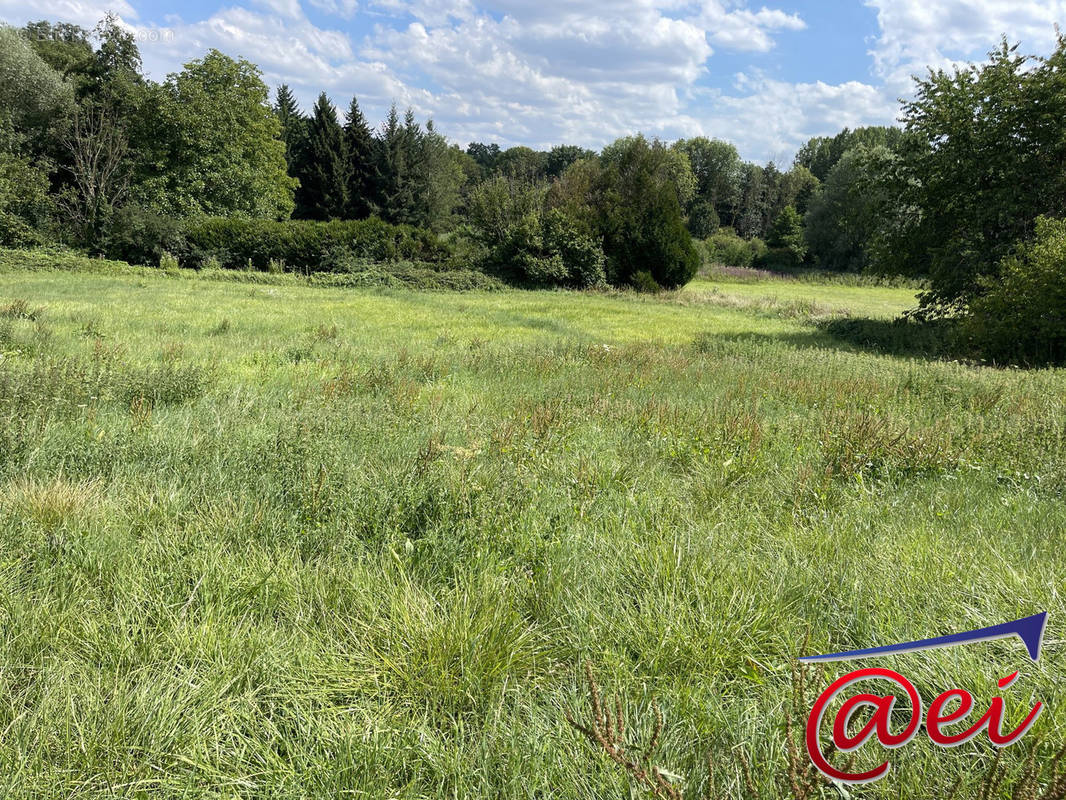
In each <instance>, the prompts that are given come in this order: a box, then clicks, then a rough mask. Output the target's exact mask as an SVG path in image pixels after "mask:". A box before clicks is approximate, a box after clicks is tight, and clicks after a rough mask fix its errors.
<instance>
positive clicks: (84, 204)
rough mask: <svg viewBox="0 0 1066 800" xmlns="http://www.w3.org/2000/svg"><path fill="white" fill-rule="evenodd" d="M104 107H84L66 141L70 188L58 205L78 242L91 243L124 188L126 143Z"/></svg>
mask: <svg viewBox="0 0 1066 800" xmlns="http://www.w3.org/2000/svg"><path fill="white" fill-rule="evenodd" d="M113 113H114V112H113V111H112V110H111V109H109V108H108V107H107V106H104V105H93V104H88V103H86V104H85V105H84V107H83V108H79V109H78V111H77V112H76V113H75V115H74V124H73V126H72V130H71V132H70V134H69V136H68V137H67V140H66V146H67V148H68V150H69V151H70V160H69V166H68V167H67V169H68V171H69V173H70V185H69V186H68V187H67V188H66V189H65V190H64V191H63V192H62V193H61V195H60V205H61V207H62V208H63V211H64V212H65V214H66V218H67V220H68V222H69V224H71V225H73V226H74V227H75V228H76V230H77V233H78V238H79V240H80V242H81V243H82V244H86V245H90V246H91V245H93V244H95V243H96V242H97V241H98V240H99V237H100V235H101V233H102V232H103V230H104V227H105V226H106V224H107V223H108V221H109V220H110V219H111V215H112V214H113V213H114V212H115V210H116V209H117V208H118V207H119V206H120V205H121V203H122V202H123V201H124V200H125V198H126V195H127V193H128V191H129V184H130V164H129V161H128V160H127V158H126V155H127V152H128V150H129V142H128V140H127V138H126V134H125V131H124V130H123V128H122V125H121V122H120V121H118V120H117V119H116V118H115V116H114V115H113Z"/></svg>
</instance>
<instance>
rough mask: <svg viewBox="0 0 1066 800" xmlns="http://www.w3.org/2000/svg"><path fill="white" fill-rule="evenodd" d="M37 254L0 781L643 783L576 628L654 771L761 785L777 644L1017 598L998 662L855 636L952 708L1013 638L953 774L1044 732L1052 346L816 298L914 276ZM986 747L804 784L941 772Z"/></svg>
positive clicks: (27, 309)
mask: <svg viewBox="0 0 1066 800" xmlns="http://www.w3.org/2000/svg"><path fill="white" fill-rule="evenodd" d="M41 261H42V259H38V260H37V261H35V262H34V264H35V265H36V266H34V268H30V267H31V264H30V263H29V261H28V260H27V261H26V263H25V264H23V263H22V257H21V256H18V255H12V254H7V255H6V256H5V257H4V258H3V259H2V263H0V484H2V489H0V795H2V796H3V797H5V798H45V797H64V798H87V797H152V798H156V797H165V798H171V797H174V798H177V797H197V798H201V797H210V798H234V797H240V798H318V797H322V798H325V797H331V798H332V797H367V798H386V797H395V798H420V797H424V798H436V797H455V798H460V797H462V798H477V797H484V798H504V797H514V798H591V797H604V798H607V797H627V796H634V797H642V796H650V792H648V791H645V790H643V789H642V788H641V787H639V786H637V785H636V784H634V783H633V782H632V780H631V777H630V776H628V775H627V774H626V772H625V771H624V770H622V769H619V767H618V765H617V764H615V763H613V762H612V761H611V760H610V759H609V758H608V757H607V756H606V755H605V754H604V753H602V752H600V751H599V750H598V749H597V748H596V747H594V746H592V745H591V744H590V743H589V742H588V741H586V740H585V739H584V738H583V737H582V736H581V735H580V734H579V733H578V732H577V731H575V730H574V729H573V728H572V727H571V725H570V724H569V723H568V722H567V720H566V714H567V713H569V714H571V715H572V716H573V717H574V718H575V719H578V720H580V719H583V718H587V717H588V714H589V708H588V691H587V687H586V683H585V678H584V668H585V664H586V663H588V664H590V665H591V666H592V668H593V669H594V671H595V675H596V679H597V681H598V684H599V685H600V687H602V690H603V692H604V694H605V695H611V696H613V695H614V694H615V693H617V695H618V700H619V706H620V707H621V708H622V710H623V712H624V714H625V715H626V717H627V718H628V719H629V723H630V724H629V728H628V731H629V732H628V733H627V734H626V735H627V737H632V740H633V741H634V743H635V742H636V741H637V740H641V739H647V737H648V736H650V735H651V731H652V730H653V729H654V728H655V727H656V722H655V718H656V714H655V711H654V708H655V707H658V708H659V709H661V713H662V720H663V722H662V732H661V736H660V743H659V747H658V749H657V751H656V752H655V754H654V763H655V764H656V765H657V766H658V767H659V768H660V769H661V770H662V772H663V774H664V775H665V776H666V779H667V780H668V781H669V782H670V783H671V784H672V785H676V786H677V787H679V789H683V790H684V794H685V796H686V797H689V798H696V797H705V796H706V797H747V796H751V795H753V794H757V795H758V796H761V797H766V798H770V797H782V796H783V797H789V796H794V795H795V794H796V792H795V791H794V789H793V788H792V785H791V784H792V783H794V781H793V780H792V779H791V778H790V776H789V774H788V772H789V764H790V755H789V751H790V749H791V748H790V746H789V743H788V739H789V732H790V729H791V728H790V723H789V719H790V709H791V698H792V691H793V688H794V685H793V677H792V676H793V669H794V665H795V659H796V657H797V656H800V655H804V654H805V653H815V652H819V653H820V652H833V651H837V650H848V649H854V648H857V647H868V646H873V645H875V644H885V643H894V642H899V641H906V640H910V639H915V638H924V637H927V636H935V635H940V634H945V633H951V632H956V631H962V630H969V629H972V628H977V627H980V626H984V625H991V624H995V623H1000V622H1005V621H1008V620H1012V619H1016V618H1018V617H1022V616H1026V615H1029V614H1032V613H1036V612H1037V611H1044V610H1046V611H1049V612H1050V614H1051V616H1050V622H1049V628H1048V632H1047V637H1046V640H1045V649H1044V655H1043V658H1042V659H1041V661H1040V662H1039V663H1038V664H1032V663H1030V662H1029V661H1028V659H1027V658H1026V656H1025V653H1024V649H1023V648H1022V647H1021V645H1020V644H1019V643H1018V642H1017V641H1002V642H995V643H988V644H983V645H979V646H973V647H968V648H962V649H954V650H940V651H932V652H926V653H917V654H911V655H906V656H900V657H897V658H895V659H893V661H892V662H891V664H890V666H892V668H894V669H898V670H900V671H901V672H903V673H904V674H906V675H908V677H910V678H911V679H912V680H914V681H915V683H916V685H917V686H918V688H919V689H920V690H921V692H922V695H923V697H925V698H926V699H927V702H928V700H929V699H932V698H933V697H934V696H935V695H936V694H938V693H939V692H940V691H942V690H944V689H947V688H952V687H955V686H962V687H964V688H967V689H969V690H971V691H972V692H973V693H974V695H975V696H976V697H977V698H978V703H979V707H981V706H980V704H982V703H983V704H985V705H984V707H987V702H988V700H989V698H990V697H992V696H993V695H994V694H995V693H996V680H997V678H1001V677H1003V676H1005V675H1008V674H1010V673H1011V672H1013V671H1015V670H1018V669H1020V670H1021V671H1022V679H1021V680H1020V682H1019V683H1018V684H1017V685H1016V686H1014V687H1013V688H1011V689H1010V690H1009V691H1008V692H1007V698H1008V710H1009V713H1010V718H1011V719H1014V720H1018V719H1020V718H1021V716H1024V714H1025V713H1026V712H1027V710H1028V707H1029V706H1031V704H1032V703H1033V702H1035V701H1036V700H1037V699H1039V700H1042V701H1044V702H1045V703H1046V705H1047V710H1046V711H1045V713H1044V714H1043V716H1042V717H1041V719H1040V720H1039V722H1038V724H1037V726H1036V728H1035V729H1034V732H1033V734H1032V735H1031V736H1030V737H1028V738H1027V739H1026V740H1025V742H1024V743H1023V744H1021V745H1018V746H1017V747H1015V748H1011V749H1009V750H1008V751H1006V752H1005V753H1004V755H1003V758H1002V760H1001V761H1000V762H998V763H999V764H1001V765H1002V766H1003V767H1004V768H1005V769H1007V771H1008V772H1009V773H1010V774H1009V775H1008V776H1007V778H1006V779H1005V780H1004V782H1003V784H1002V786H1001V788H999V789H997V790H996V792H997V793H996V794H988V796H1004V797H1007V796H1010V788H1009V787H1010V786H1011V785H1012V781H1014V782H1016V781H1017V780H1018V775H1020V774H1022V773H1023V772H1025V770H1026V769H1027V767H1026V763H1025V762H1026V759H1027V758H1029V757H1032V759H1033V763H1034V764H1035V765H1036V768H1037V769H1039V768H1040V767H1046V768H1047V769H1048V770H1050V768H1051V764H1050V762H1051V753H1053V752H1054V751H1055V749H1056V746H1057V745H1059V744H1061V743H1062V742H1063V741H1064V740H1066V725H1064V719H1063V715H1062V710H1061V709H1062V707H1063V703H1064V702H1066V686H1064V682H1063V680H1062V676H1063V674H1064V672H1063V671H1064V668H1066V653H1064V650H1063V647H1062V639H1063V621H1064V620H1066V614H1064V611H1066V608H1064V605H1066V601H1064V597H1063V592H1062V588H1063V584H1064V577H1066V549H1064V548H1063V547H1062V533H1063V531H1064V529H1066V505H1064V503H1063V495H1064V492H1066V373H1064V372H1063V371H1062V370H1043V371H1022V370H999V369H991V368H985V367H976V366H971V365H968V364H964V363H955V362H948V361H933V360H923V359H916V358H901V357H891V356H885V355H879V354H877V353H874V352H868V351H864V350H861V349H857V348H855V347H854V346H852V345H849V344H846V343H844V342H841V341H839V340H836V339H834V338H833V337H832V336H831V335H829V334H828V333H827V332H826V330H825V327H824V325H823V324H822V323H823V322H824V321H825V320H826V319H832V318H834V317H840V316H843V315H845V314H850V315H853V316H858V317H870V318H874V319H889V318H891V317H893V316H895V315H897V314H899V313H900V312H901V311H903V310H905V309H907V308H909V307H912V306H913V305H914V297H915V292H914V290H912V289H905V288H888V287H878V286H861V285H855V286H848V285H843V284H839V283H824V284H821V283H818V282H816V281H782V280H772V281H759V280H753V281H736V280H730V279H722V278H719V279H713V278H701V279H698V280H697V281H695V282H693V283H692V284H690V285H689V286H688V287H686V289H684V290H682V291H679V292H672V293H663V294H660V295H653V296H649V295H639V294H635V293H631V292H618V291H613V292H584V293H581V292H561V291H555V292H551V291H543V292H535V291H517V290H506V291H471V292H428V291H413V290H402V289H375V288H364V289H358V288H330V287H315V286H309V285H305V284H304V283H301V282H299V281H297V280H295V279H294V280H287V279H285V278H286V276H279V277H278V278H277V279H271V278H270V276H263V277H262V282H258V281H256V280H251V279H249V280H247V281H245V280H238V279H237V278H238V277H239V276H234V278H233V279H226V280H223V279H217V280H211V279H209V277H208V276H199V277H197V276H196V273H192V272H191V271H188V272H185V273H181V274H179V273H178V272H177V271H174V272H171V273H164V272H161V271H159V270H151V269H134V268H123V267H121V266H120V265H119V266H115V265H112V266H107V265H102V266H101V265H92V264H85V265H83V266H84V268H81V269H67V270H58V269H51V268H48V266H47V263H46V262H47V258H45V259H43V262H45V263H43V264H42V263H40V262H41ZM271 281H272V282H271ZM847 669H848V667H847V666H846V665H833V667H832V669H831V670H830V672H829V673H828V674H827V675H826V676H822V677H820V676H818V675H815V674H812V675H811V676H809V680H810V681H811V682H812V683H813V684H814V685H816V686H817V687H818V688H817V689H816V691H820V688H821V687H824V686H825V685H828V682H829V681H830V680H831V679H832V677H834V676H835V675H837V674H841V673H842V672H843V671H846V670H847ZM611 702H612V703H613V700H612V701H611ZM808 707H809V706H808ZM792 732H793V733H794V730H793V731H792ZM635 746H636V745H635V744H634V747H635ZM878 756H881V758H878ZM994 756H995V753H994V750H993V748H992V747H991V745H990V744H989V742H988V740H987V738H986V737H979V738H978V739H976V740H975V741H974V742H972V743H970V744H967V745H963V746H961V747H958V748H954V749H952V750H950V751H945V750H940V749H937V748H934V747H933V746H932V745H930V744H929V742H928V740H927V739H924V738H921V739H919V740H917V741H916V742H915V743H914V744H911V745H908V746H907V747H906V748H904V749H903V750H901V751H898V752H895V753H892V754H891V755H890V758H891V760H892V761H893V764H894V769H893V771H892V773H891V774H890V776H889V777H888V778H886V779H885V780H884V781H882V782H881V783H879V784H875V785H872V786H869V787H852V788H849V789H847V790H844V789H843V788H840V789H838V788H835V787H823V788H818V789H815V790H813V792H811V793H810V795H809V796H811V797H850V798H862V797H900V798H918V797H932V798H936V797H944V796H946V795H947V793H948V791H949V790H951V789H954V790H955V791H956V795H955V796H957V797H977V796H979V793H980V791H981V789H980V788H979V786H980V785H981V783H982V780H983V779H984V777H985V775H986V774H987V773H988V772H989V770H990V769H991V768H992V767H993V764H994ZM880 760H884V758H883V751H880V750H879V749H877V748H870V747H867V748H864V751H863V752H862V754H861V755H860V756H859V763H860V764H867V763H879V762H880ZM745 765H746V766H745ZM1031 771H1032V770H1030V772H1031ZM1033 796H1034V797H1035V796H1037V795H1036V794H1034V795H1033Z"/></svg>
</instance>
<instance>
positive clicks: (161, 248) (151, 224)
mask: <svg viewBox="0 0 1066 800" xmlns="http://www.w3.org/2000/svg"><path fill="white" fill-rule="evenodd" d="M99 244H100V247H101V248H102V250H103V251H104V253H106V254H107V256H108V258H114V259H118V260H121V261H125V262H127V263H130V264H144V265H152V264H158V263H159V262H160V259H161V258H162V257H163V254H164V253H172V254H173V253H184V252H185V251H186V250H187V246H186V243H185V235H184V232H183V231H182V226H181V222H180V221H179V220H176V219H174V218H172V217H165V216H163V215H161V214H156V213H154V212H151V211H146V210H144V209H142V208H139V207H137V206H126V207H124V208H121V209H119V210H118V211H116V212H115V213H114V214H113V215H112V216H111V218H110V220H109V221H108V225H107V228H106V229H105V230H104V232H103V236H102V238H101V241H100V243H99Z"/></svg>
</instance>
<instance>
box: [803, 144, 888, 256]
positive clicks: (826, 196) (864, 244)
mask: <svg viewBox="0 0 1066 800" xmlns="http://www.w3.org/2000/svg"><path fill="white" fill-rule="evenodd" d="M897 159H898V156H897V155H896V154H895V153H893V152H892V151H891V150H889V149H888V148H887V147H885V146H883V145H881V146H876V147H867V146H865V145H860V146H859V147H856V148H853V149H851V150H849V151H848V152H846V153H845V154H844V156H843V158H841V159H840V160H839V161H838V162H837V163H836V165H835V166H834V167H833V168H832V169H831V170H830V171H829V175H828V176H827V177H826V179H825V182H824V183H823V184H822V185H821V186H820V187H819V188H818V189H817V191H816V192H815V194H814V197H813V198H812V199H811V202H810V205H809V207H808V209H807V213H806V216H805V218H804V223H805V235H806V238H807V244H808V246H809V247H810V251H811V256H812V257H813V259H814V261H815V262H816V264H817V265H818V266H819V267H823V268H826V269H835V270H850V271H855V272H861V271H864V270H866V269H867V268H868V267H869V266H870V260H871V250H872V246H873V244H874V242H875V240H876V239H877V237H878V236H879V235H880V233H881V231H882V230H883V229H884V226H885V225H886V224H887V223H888V222H889V221H890V219H891V218H892V216H893V210H894V207H895V199H894V197H893V196H892V194H891V193H890V192H886V191H885V184H884V181H883V180H882V176H883V175H885V174H887V173H888V171H889V170H890V169H891V165H892V164H893V162H895V161H896V160H897Z"/></svg>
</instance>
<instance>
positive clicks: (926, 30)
mask: <svg viewBox="0 0 1066 800" xmlns="http://www.w3.org/2000/svg"><path fill="white" fill-rule="evenodd" d="M779 1H780V0H767V3H768V5H759V4H757V3H755V2H754V0H752V2H748V0H537V1H536V2H534V1H533V0H306V2H305V0H220V2H221V4H220V6H219V7H218V8H217V9H216V10H215V11H213V12H211V13H209V14H207V15H204V16H200V17H195V18H192V19H184V18H181V17H178V16H170V17H165V18H162V19H160V18H158V17H153V18H151V19H142V16H147V15H146V14H144V15H141V16H139V15H138V13H137V9H136V8H134V7H133V5H131V3H138V2H140V0H40V2H38V3H36V4H35V5H34V8H33V9H32V13H30V12H29V11H28V10H27V9H26V6H25V4H24V3H15V2H14V0H0V18H3V19H5V20H7V21H9V22H14V23H16V24H21V23H23V22H25V21H27V20H28V19H30V18H33V19H39V18H42V17H46V18H52V19H59V20H66V21H72V22H77V23H79V24H83V25H86V26H91V25H93V24H94V23H95V22H96V21H97V20H99V19H100V18H101V17H102V16H103V15H104V13H106V11H107V10H108V9H112V10H114V11H116V12H118V13H119V14H120V15H121V17H122V19H123V20H124V22H125V23H126V24H128V25H129V26H130V27H131V29H132V30H134V31H135V32H136V33H137V35H138V37H139V39H140V43H141V52H142V55H143V57H144V62H145V67H146V70H147V71H148V72H149V73H150V75H151V76H152V77H153V78H156V79H162V78H163V77H164V76H165V75H166V74H167V73H168V72H171V71H174V70H176V69H180V67H181V65H182V64H183V63H185V62H187V61H189V60H190V59H192V58H197V57H199V56H201V55H203V53H204V51H206V50H207V49H208V48H212V47H214V48H218V49H219V50H222V51H223V52H225V53H228V54H230V55H233V56H243V57H245V58H248V59H249V60H252V61H254V62H256V63H257V64H259V65H260V67H261V68H262V70H263V74H264V79H265V80H266V81H267V82H268V83H269V84H271V85H272V86H273V85H277V84H279V83H281V82H286V83H289V84H290V85H291V86H292V87H293V88H294V89H295V90H296V93H297V96H298V98H299V99H300V100H301V102H302V103H303V104H304V106H305V107H309V106H310V104H311V102H313V100H314V97H315V96H316V95H317V94H318V92H319V91H322V90H325V91H327V93H329V94H330V96H331V97H332V98H333V100H334V101H335V102H336V103H337V104H338V105H340V106H343V105H345V104H346V103H347V102H348V99H349V98H350V97H351V96H352V95H356V96H358V97H359V100H360V103H361V105H363V107H364V110H365V111H366V113H367V115H368V117H370V118H371V119H380V118H381V117H382V116H383V115H384V113H385V111H386V110H387V108H388V105H389V104H390V103H391V102H394V101H395V102H396V103H397V104H399V105H400V106H407V105H410V106H412V107H413V108H414V109H415V111H416V112H417V113H418V114H419V116H420V117H422V118H425V117H427V116H432V117H434V118H435V119H436V121H437V123H438V127H439V129H441V130H442V131H444V132H445V133H447V134H448V135H449V136H451V137H452V138H453V139H454V140H456V141H459V142H461V143H464V144H465V142H467V141H470V140H493V141H498V142H500V143H501V144H502V145H513V144H525V145H530V146H535V147H544V146H549V145H551V144H556V143H560V142H572V143H575V144H582V145H586V146H592V147H596V146H600V145H602V144H604V143H605V142H607V141H610V140H611V139H613V138H615V137H617V136H620V135H624V134H627V133H631V132H633V131H637V130H640V131H643V132H645V133H647V134H649V135H658V136H662V137H663V138H674V137H677V136H691V135H697V134H703V135H711V136H720V137H723V138H726V139H729V140H731V141H734V142H735V143H736V144H737V145H738V146H739V147H740V149H741V151H742V153H743V154H744V155H745V156H746V157H749V158H756V159H761V160H764V159H767V158H771V157H782V156H786V157H787V155H788V154H789V153H791V152H792V151H794V150H795V148H796V147H798V146H799V145H800V144H802V142H803V141H805V140H806V139H807V138H809V137H810V136H813V135H819V134H827V133H833V132H835V131H836V130H839V129H840V128H841V127H843V126H845V125H847V126H850V127H854V126H857V125H865V124H878V123H887V122H891V121H892V119H893V118H894V116H895V114H896V110H897V107H896V104H895V102H894V99H895V98H896V97H898V96H900V95H901V94H906V93H907V91H908V90H909V87H910V85H911V84H910V81H909V76H910V75H911V74H913V73H919V72H922V71H924V68H925V66H926V65H935V66H943V65H949V64H951V63H953V62H954V61H956V60H958V59H973V58H978V59H979V58H980V57H981V56H982V55H983V53H984V52H985V51H987V50H988V49H989V48H991V47H993V46H995V45H996V43H997V41H998V39H999V37H1000V36H1001V35H1002V34H1006V35H1007V36H1008V37H1009V38H1010V39H1011V40H1019V39H1020V40H1022V41H1023V43H1024V47H1025V49H1026V50H1027V51H1029V52H1034V51H1035V52H1047V51H1049V50H1050V47H1051V46H1052V44H1053V41H1054V29H1053V25H1054V23H1055V21H1056V20H1059V19H1062V18H1063V17H1064V16H1066V0H1050V1H1047V0H942V2H936V3H932V2H929V0H865V3H866V5H867V6H868V7H869V8H870V9H871V11H872V13H874V14H876V16H877V24H878V33H877V35H876V36H874V37H873V38H872V39H871V40H870V48H871V49H870V62H869V71H868V72H865V73H862V72H861V71H860V74H856V75H855V76H854V80H850V81H845V82H842V83H838V84H829V83H824V82H819V81H808V82H801V83H792V82H789V81H788V79H787V76H782V75H780V74H777V73H772V72H765V73H764V72H762V71H760V70H759V69H757V68H755V67H754V66H752V67H749V68H745V69H744V71H743V73H742V74H740V75H738V76H736V77H735V78H734V79H733V80H732V83H730V81H729V79H728V78H726V76H724V75H722V74H717V73H716V70H717V69H718V67H717V66H716V59H715V55H716V53H732V54H734V56H733V59H732V60H733V61H734V62H735V59H736V57H737V54H740V55H743V54H746V53H747V54H752V55H751V58H752V59H757V58H760V57H761V56H759V55H758V54H762V53H767V52H771V51H773V50H774V49H775V47H778V46H779V45H780V43H781V41H782V37H786V36H789V35H793V34H794V35H803V36H805V37H806V38H805V39H804V40H803V41H804V45H803V46H804V47H813V46H816V45H815V42H816V41H817V39H816V38H815V36H812V34H817V32H815V31H808V32H807V33H802V32H804V31H805V30H806V27H807V25H806V23H805V21H804V20H803V18H802V17H801V16H800V15H798V14H796V13H794V12H793V11H792V10H790V9H788V8H787V7H779V6H777V3H778V2H779ZM782 5H784V4H782ZM308 10H314V12H315V14H314V19H315V20H316V22H312V21H311V19H310V18H309V17H308V15H307V13H306V12H307V11H308ZM182 13H185V12H182ZM323 19H325V20H326V21H325V22H324V23H323V22H322V20H323ZM356 31H358V33H356ZM717 63H720V62H717ZM753 63H754V62H753ZM762 63H764V64H765V63H766V62H765V61H764V62H762ZM764 68H765V67H764ZM712 86H713V87H718V88H709V87H712Z"/></svg>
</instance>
